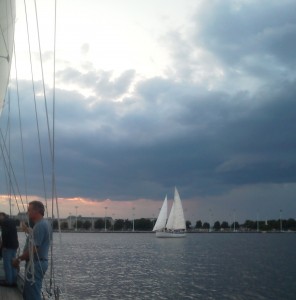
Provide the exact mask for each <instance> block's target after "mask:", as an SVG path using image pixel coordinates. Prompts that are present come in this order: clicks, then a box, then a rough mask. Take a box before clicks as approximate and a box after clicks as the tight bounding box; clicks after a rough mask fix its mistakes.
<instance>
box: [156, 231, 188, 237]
mask: <svg viewBox="0 0 296 300" xmlns="http://www.w3.org/2000/svg"><path fill="white" fill-rule="evenodd" d="M156 237H157V238H184V237H186V232H184V231H157V232H156Z"/></svg>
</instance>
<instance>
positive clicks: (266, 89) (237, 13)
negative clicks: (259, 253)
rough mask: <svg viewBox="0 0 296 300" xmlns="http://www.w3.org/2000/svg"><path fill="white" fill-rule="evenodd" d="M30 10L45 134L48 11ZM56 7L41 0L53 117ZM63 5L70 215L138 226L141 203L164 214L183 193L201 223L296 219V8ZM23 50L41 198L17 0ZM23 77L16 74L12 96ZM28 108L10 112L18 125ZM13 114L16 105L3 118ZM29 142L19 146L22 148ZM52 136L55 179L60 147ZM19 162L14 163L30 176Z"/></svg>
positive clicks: (60, 188) (30, 144) (30, 154)
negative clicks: (176, 193)
mask: <svg viewBox="0 0 296 300" xmlns="http://www.w3.org/2000/svg"><path fill="white" fill-rule="evenodd" d="M27 2H28V8H27V9H28V16H29V28H30V32H31V36H30V38H31V43H32V45H31V47H32V60H33V67H32V69H33V70H34V81H35V89H36V95H37V96H36V97H37V106H38V107H39V104H40V111H39V112H38V114H39V118H40V120H41V122H40V128H41V134H43V132H46V126H45V125H46V122H45V121H44V120H46V117H45V114H44V110H45V109H44V100H43V97H42V95H43V87H42V84H41V78H42V77H41V71H40V61H39V54H38V45H37V42H36V41H34V38H36V32H34V25H35V22H34V20H35V12H34V10H33V8H34V7H33V5H32V4H30V1H27ZM48 2H49V1H40V0H39V1H37V9H38V22H39V30H40V41H41V42H40V43H41V52H42V58H43V68H44V71H43V72H44V77H45V89H46V95H47V98H48V103H49V104H48V105H49V109H48V110H49V122H50V123H51V122H52V118H53V109H52V105H53V104H52V102H53V101H52V87H53V57H54V55H53V20H54V17H53V11H54V7H53V4H51V3H48ZM57 2H58V6H57V36H56V53H55V56H56V72H55V74H56V75H55V76H56V77H55V82H56V91H55V135H54V136H55V161H56V164H55V169H56V182H57V193H58V197H59V198H60V210H61V214H62V216H68V215H69V213H71V214H75V206H78V214H82V215H88V216H90V215H91V214H92V215H94V216H103V215H104V214H105V213H106V211H107V214H108V215H110V216H111V215H112V216H113V217H115V218H121V217H127V218H131V217H132V211H133V210H132V208H133V207H134V208H135V209H134V212H135V215H136V217H151V216H157V214H158V211H159V208H160V206H161V202H162V200H163V199H164V197H165V195H166V194H168V197H169V199H172V197H173V189H174V186H177V187H178V189H179V192H180V195H181V198H182V200H183V206H184V209H185V215H186V219H189V220H191V221H192V222H194V223H195V221H196V220H199V219H201V220H203V221H208V220H209V219H210V218H211V219H215V220H220V221H224V220H226V221H229V222H230V221H231V220H232V219H233V216H235V218H237V219H239V220H242V221H244V220H245V219H254V220H255V219H256V216H257V215H258V216H259V218H260V219H264V220H265V219H266V218H267V219H271V218H275V219H277V218H279V214H280V210H282V216H283V217H284V218H290V217H292V218H296V199H295V194H296V193H295V192H296V184H295V182H296V154H295V153H296V142H295V132H296V99H295V95H296V84H295V79H296V76H295V75H296V71H295V70H296V55H295V49H296V16H295V11H296V3H295V1H293V0H282V1H276V0H274V1H273V0H262V1H255V0H254V1H252V0H246V1H244V0H240V1H234V0H229V1H225V0H220V1H219V0H217V1H215V0H212V1H208V0H207V1H206V0H204V1H202V0H200V1H198V0H186V1H184V0H161V1H159V0H150V1H136V0H125V1H121V0H108V1H107V0H106V1H95V0H87V1H86V0H75V1H74V0H71V1H70V0H61V1H57ZM31 28H32V29H31ZM15 44H16V45H15V49H16V50H15V52H16V65H17V68H16V70H17V74H18V87H19V93H20V95H21V97H20V98H21V99H20V101H21V104H20V106H21V107H22V109H23V112H22V126H23V128H24V137H23V138H24V143H25V150H24V151H25V157H26V160H25V161H26V163H25V165H26V169H27V173H28V175H27V182H28V187H27V189H28V192H27V193H28V195H30V196H32V197H41V198H42V197H44V191H43V189H42V185H43V184H42V176H41V175H40V163H39V160H40V159H39V154H38V151H39V150H38V143H37V142H36V141H37V140H36V136H37V133H36V118H35V111H34V102H33V100H32V98H33V97H32V83H31V73H30V65H29V63H28V53H27V52H28V51H27V48H28V42H27V33H26V23H25V14H24V7H23V3H22V1H18V0H17V20H16V40H15ZM38 61H39V62H38ZM13 78H15V71H14V66H13V71H12V83H11V94H12V98H14V97H13V93H15V89H16V83H15V81H13ZM11 102H13V101H11ZM17 109H18V108H17V106H13V104H11V108H10V110H11V111H12V112H14V115H12V116H11V118H12V121H11V123H12V124H13V125H12V126H11V127H12V128H13V126H15V127H16V126H17V125H14V124H17V123H18V121H17ZM7 111H8V105H7V106H6V108H5V110H4V111H3V113H2V120H1V123H2V124H6V123H7ZM2 126H3V125H2ZM13 132H15V131H13ZM44 135H45V134H44ZM17 136H18V134H16V133H15V134H12V138H11V139H12V142H11V143H12V147H15V148H16V149H20V148H21V147H20V146H19V144H17V143H19V142H17V141H16V140H17ZM41 140H42V146H41V148H42V150H43V152H45V154H44V157H45V158H44V160H45V166H44V168H45V173H46V176H45V177H46V185H48V183H47V180H48V179H50V176H51V175H50V172H49V171H50V167H48V166H47V163H46V155H47V156H50V155H48V147H47V146H48V140H47V138H44V137H43V136H41ZM46 147H47V150H46ZM17 152H18V151H16V150H15V151H14V154H15V155H14V156H16V153H17ZM20 161H21V160H20V159H18V158H17V157H15V162H14V164H15V169H16V170H19V171H16V176H19V177H21V173H22V172H23V171H22V168H21V163H20ZM19 181H20V190H21V193H24V188H23V186H24V183H23V182H24V180H23V179H19ZM49 181H50V180H49ZM47 189H48V190H50V184H49V186H48V187H47ZM1 203H2V204H1V205H2V207H3V206H4V205H5V204H4V202H1ZM105 207H108V208H107V209H106V208H105Z"/></svg>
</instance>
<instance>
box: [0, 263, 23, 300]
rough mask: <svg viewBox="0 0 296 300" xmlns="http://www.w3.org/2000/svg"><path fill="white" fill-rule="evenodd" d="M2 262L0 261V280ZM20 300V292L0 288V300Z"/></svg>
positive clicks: (2, 276) (2, 274) (16, 289)
mask: <svg viewBox="0 0 296 300" xmlns="http://www.w3.org/2000/svg"><path fill="white" fill-rule="evenodd" d="M4 278H5V276H4V270H3V260H0V280H2V279H4ZM8 299H9V300H22V299H23V297H22V294H21V292H20V290H19V289H18V288H17V287H15V288H12V287H4V286H0V300H8Z"/></svg>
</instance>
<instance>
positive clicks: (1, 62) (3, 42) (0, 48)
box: [0, 0, 15, 114]
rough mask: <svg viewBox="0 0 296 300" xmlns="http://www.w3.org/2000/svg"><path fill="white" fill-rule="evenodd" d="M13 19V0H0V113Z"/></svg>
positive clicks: (8, 66)
mask: <svg viewBox="0 0 296 300" xmlns="http://www.w3.org/2000/svg"><path fill="white" fill-rule="evenodd" d="M14 20H15V1H14V0H0V114H1V111H2V108H3V104H4V98H5V94H6V88H7V85H8V81H9V74H10V66H11V58H12V49H13V37H14Z"/></svg>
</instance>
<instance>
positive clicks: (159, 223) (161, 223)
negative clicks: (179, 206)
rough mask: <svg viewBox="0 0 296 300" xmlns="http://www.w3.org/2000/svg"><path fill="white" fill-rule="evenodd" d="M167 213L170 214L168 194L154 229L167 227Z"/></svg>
mask: <svg viewBox="0 0 296 300" xmlns="http://www.w3.org/2000/svg"><path fill="white" fill-rule="evenodd" d="M167 214H168V200H167V196H165V199H164V201H163V204H162V207H161V209H160V212H159V215H158V218H157V221H156V223H155V225H154V227H153V231H156V230H162V229H164V228H165V224H166V221H167Z"/></svg>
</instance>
